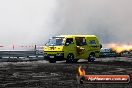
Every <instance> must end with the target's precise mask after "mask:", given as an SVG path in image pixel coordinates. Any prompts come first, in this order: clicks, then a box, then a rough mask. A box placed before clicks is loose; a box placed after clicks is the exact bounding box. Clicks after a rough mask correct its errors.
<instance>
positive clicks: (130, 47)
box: [107, 43, 132, 53]
mask: <svg viewBox="0 0 132 88" xmlns="http://www.w3.org/2000/svg"><path fill="white" fill-rule="evenodd" d="M107 47H109V48H112V50H113V51H116V52H117V53H121V52H123V51H132V45H129V44H114V43H113V44H108V45H107Z"/></svg>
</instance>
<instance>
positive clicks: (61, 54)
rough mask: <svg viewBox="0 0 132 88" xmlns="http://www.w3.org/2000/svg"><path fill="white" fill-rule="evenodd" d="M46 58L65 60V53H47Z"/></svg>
mask: <svg viewBox="0 0 132 88" xmlns="http://www.w3.org/2000/svg"><path fill="white" fill-rule="evenodd" d="M44 59H45V60H49V59H54V60H56V61H61V60H64V53H59V54H47V55H44Z"/></svg>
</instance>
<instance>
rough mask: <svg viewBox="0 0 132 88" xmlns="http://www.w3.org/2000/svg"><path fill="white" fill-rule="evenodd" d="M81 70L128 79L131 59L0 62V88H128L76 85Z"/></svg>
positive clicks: (124, 86) (131, 84) (128, 87)
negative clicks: (123, 76) (122, 75)
mask: <svg viewBox="0 0 132 88" xmlns="http://www.w3.org/2000/svg"><path fill="white" fill-rule="evenodd" d="M80 65H81V66H82V67H83V68H84V69H85V71H86V74H128V75H130V77H131V79H132V58H127V57H120V58H119V57H118V58H114V57H113V58H97V59H96V61H95V62H87V61H86V60H79V62H77V63H72V64H68V63H65V61H58V62H57V63H49V62H47V61H45V60H40V61H27V62H0V88H23V87H24V88H25V87H26V88H41V87H42V88H132V81H130V82H129V83H124V84H120V83H118V84H112V83H111V84H107V83H106V84H104V83H100V84H96V83H92V84H90V83H87V84H78V83H77V78H76V75H77V73H78V67H79V66H80Z"/></svg>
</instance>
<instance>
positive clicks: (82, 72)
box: [78, 66, 86, 76]
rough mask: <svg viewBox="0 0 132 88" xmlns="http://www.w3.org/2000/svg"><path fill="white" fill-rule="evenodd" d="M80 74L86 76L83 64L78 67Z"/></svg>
mask: <svg viewBox="0 0 132 88" xmlns="http://www.w3.org/2000/svg"><path fill="white" fill-rule="evenodd" d="M78 72H79V76H84V75H85V74H86V72H85V70H84V69H83V68H82V66H79V68H78Z"/></svg>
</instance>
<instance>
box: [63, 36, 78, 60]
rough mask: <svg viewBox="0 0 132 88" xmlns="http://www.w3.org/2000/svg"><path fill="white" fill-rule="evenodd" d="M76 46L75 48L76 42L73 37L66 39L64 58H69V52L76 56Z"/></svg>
mask: <svg viewBox="0 0 132 88" xmlns="http://www.w3.org/2000/svg"><path fill="white" fill-rule="evenodd" d="M75 52H76V48H75V43H74V39H73V38H67V39H66V41H65V46H64V58H67V56H68V54H69V53H72V54H74V57H75V58H76V56H75Z"/></svg>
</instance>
